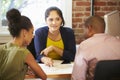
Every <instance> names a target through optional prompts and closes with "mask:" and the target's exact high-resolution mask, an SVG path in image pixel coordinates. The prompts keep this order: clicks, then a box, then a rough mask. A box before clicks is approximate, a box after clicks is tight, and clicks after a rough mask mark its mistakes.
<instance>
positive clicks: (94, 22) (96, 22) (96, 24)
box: [85, 15, 105, 33]
mask: <svg viewBox="0 0 120 80" xmlns="http://www.w3.org/2000/svg"><path fill="white" fill-rule="evenodd" d="M88 26H92V30H94V32H95V33H104V31H105V21H104V19H103V18H102V17H100V16H97V15H94V16H90V17H89V18H88V19H87V20H86V21H85V27H88Z"/></svg>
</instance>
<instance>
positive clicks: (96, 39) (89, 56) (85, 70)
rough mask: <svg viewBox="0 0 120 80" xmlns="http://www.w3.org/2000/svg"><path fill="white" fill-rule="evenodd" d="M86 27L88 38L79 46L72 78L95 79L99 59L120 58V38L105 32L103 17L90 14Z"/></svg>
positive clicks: (81, 79)
mask: <svg viewBox="0 0 120 80" xmlns="http://www.w3.org/2000/svg"><path fill="white" fill-rule="evenodd" d="M84 27H85V37H86V40H84V41H83V42H81V43H80V45H79V47H78V50H77V53H76V56H75V61H74V66H73V71H72V80H94V70H95V67H96V63H97V62H98V61H100V60H120V39H118V38H117V37H114V36H111V35H109V34H105V33H104V31H105V21H104V19H103V18H102V17H100V16H97V15H94V16H90V17H89V18H88V19H87V20H86V21H85V24H84ZM113 70H114V69H113Z"/></svg>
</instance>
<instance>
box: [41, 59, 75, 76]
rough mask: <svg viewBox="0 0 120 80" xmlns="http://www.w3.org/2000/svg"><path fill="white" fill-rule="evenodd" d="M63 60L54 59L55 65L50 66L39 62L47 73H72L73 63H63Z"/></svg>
mask: <svg viewBox="0 0 120 80" xmlns="http://www.w3.org/2000/svg"><path fill="white" fill-rule="evenodd" d="M61 63H62V61H60V60H54V64H53V65H54V66H53V67H49V66H46V65H45V64H39V65H40V66H41V68H42V69H43V70H44V71H45V73H46V74H47V75H51V74H71V73H72V69H73V63H70V64H61Z"/></svg>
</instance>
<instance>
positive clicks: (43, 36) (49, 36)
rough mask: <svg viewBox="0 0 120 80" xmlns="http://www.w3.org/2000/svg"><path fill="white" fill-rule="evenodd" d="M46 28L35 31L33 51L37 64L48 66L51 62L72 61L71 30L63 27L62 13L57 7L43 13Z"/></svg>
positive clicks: (73, 55) (72, 36) (73, 48)
mask: <svg viewBox="0 0 120 80" xmlns="http://www.w3.org/2000/svg"><path fill="white" fill-rule="evenodd" d="M45 21H46V24H47V26H43V27H41V28H39V29H37V30H36V31H35V38H34V43H35V50H36V57H37V61H38V62H43V63H45V64H46V65H48V66H52V65H53V60H63V61H64V62H65V63H68V62H71V61H73V60H74V57H75V52H76V46H75V45H76V43H75V36H74V32H73V30H72V29H71V28H67V27H64V24H65V21H64V18H63V14H62V11H61V10H60V9H59V8H57V7H49V8H48V9H47V10H46V12H45Z"/></svg>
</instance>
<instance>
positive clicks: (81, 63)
mask: <svg viewBox="0 0 120 80" xmlns="http://www.w3.org/2000/svg"><path fill="white" fill-rule="evenodd" d="M87 67H88V66H87V61H86V60H85V59H84V58H83V56H82V55H80V54H79V53H78V55H76V56H75V61H74V66H73V71H72V80H86V72H87Z"/></svg>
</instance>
